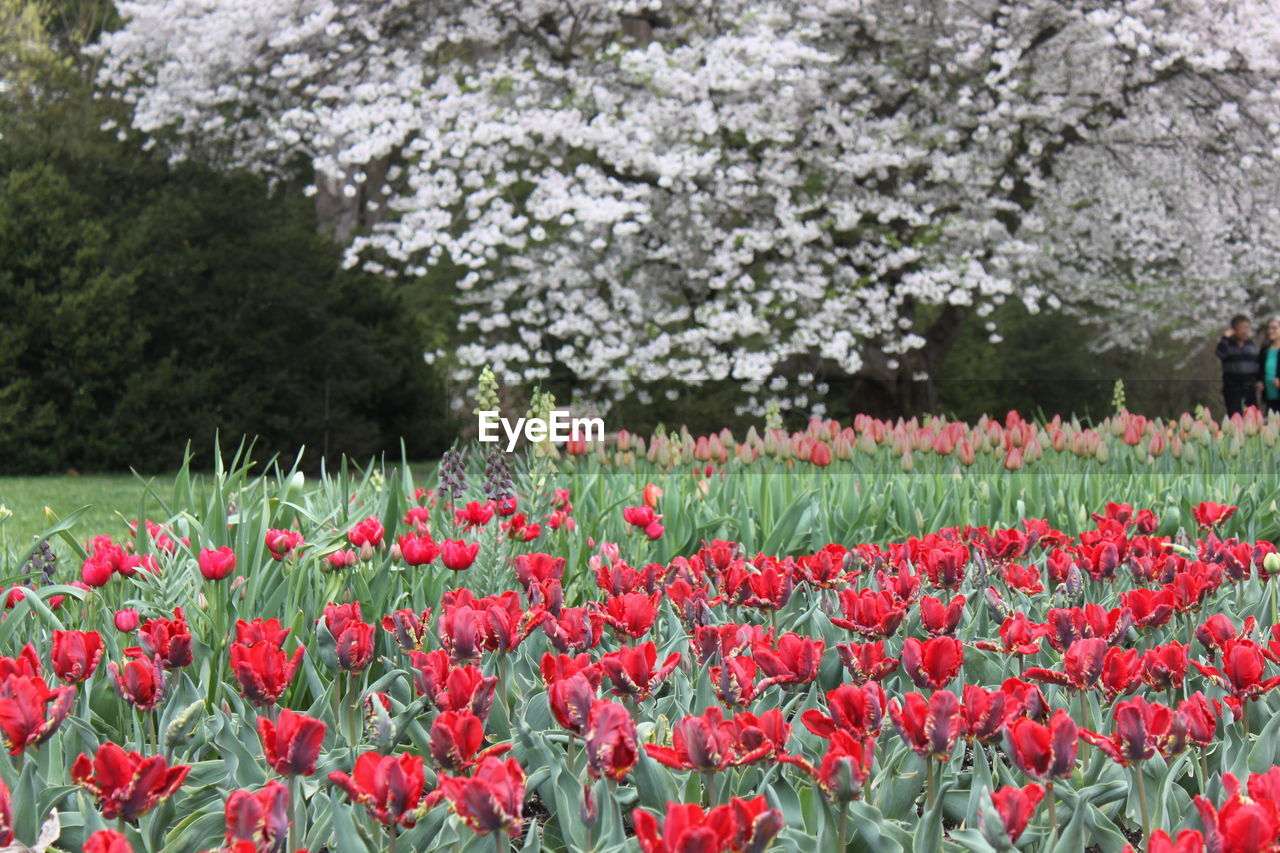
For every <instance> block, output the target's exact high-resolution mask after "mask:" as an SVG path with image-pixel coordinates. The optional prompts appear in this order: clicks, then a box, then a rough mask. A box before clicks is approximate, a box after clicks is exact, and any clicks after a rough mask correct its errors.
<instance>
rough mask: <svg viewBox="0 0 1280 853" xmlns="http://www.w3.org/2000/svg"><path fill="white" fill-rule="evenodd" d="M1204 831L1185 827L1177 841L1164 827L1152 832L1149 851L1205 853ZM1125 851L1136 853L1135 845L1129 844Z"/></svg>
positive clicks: (1160, 852) (1153, 852) (1154, 852)
mask: <svg viewBox="0 0 1280 853" xmlns="http://www.w3.org/2000/svg"><path fill="white" fill-rule="evenodd" d="M1204 850H1205V843H1204V833H1202V832H1201V831H1200V830H1198V829H1184V830H1182V832H1179V833H1178V838H1177V840H1176V841H1175V840H1174V839H1172V838H1170V837H1169V833H1167V832H1165V831H1164V830H1163V829H1157V830H1156V831H1155V832H1153V833H1151V842H1150V843H1149V844H1148V845H1147V853H1204ZM1124 853H1134V850H1133V845H1127V846H1126V847H1125V848H1124Z"/></svg>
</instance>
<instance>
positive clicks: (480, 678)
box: [409, 649, 498, 720]
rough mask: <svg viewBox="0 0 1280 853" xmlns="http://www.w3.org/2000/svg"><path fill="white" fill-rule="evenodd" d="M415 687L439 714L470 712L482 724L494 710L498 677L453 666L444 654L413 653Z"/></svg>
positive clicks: (469, 667)
mask: <svg viewBox="0 0 1280 853" xmlns="http://www.w3.org/2000/svg"><path fill="white" fill-rule="evenodd" d="M409 660H410V662H411V664H412V666H413V669H414V674H413V683H414V687H415V688H416V689H417V691H418V695H419V696H426V697H428V698H429V699H430V700H431V703H432V704H433V705H434V706H435V707H436V709H437V710H439V711H462V710H470V711H471V713H473V714H475V715H476V716H477V717H479V718H480V719H482V720H485V719H488V718H489V710H490V708H492V707H493V696H494V691H495V689H496V688H497V685H498V678H497V676H492V675H491V676H487V677H486V676H484V675H482V674H481V672H480V670H479V669H477V668H476V667H474V666H452V665H451V664H450V663H449V655H448V654H447V653H446V652H444V651H443V650H440V649H437V650H436V651H433V652H417V651H415V652H410V653H409Z"/></svg>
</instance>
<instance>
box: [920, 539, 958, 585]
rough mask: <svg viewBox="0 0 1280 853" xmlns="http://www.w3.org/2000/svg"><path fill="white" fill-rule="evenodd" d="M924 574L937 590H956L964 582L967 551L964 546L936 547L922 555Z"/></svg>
mask: <svg viewBox="0 0 1280 853" xmlns="http://www.w3.org/2000/svg"><path fill="white" fill-rule="evenodd" d="M923 562H924V573H925V575H926V576H927V577H928V578H929V582H930V583H931V584H933V585H934V586H935V587H937V588H938V589H949V590H950V589H956V588H958V587H959V586H960V584H961V583H963V582H964V576H965V565H966V564H967V563H968V562H969V549H968V548H967V547H965V546H964V545H938V546H937V547H935V548H932V549H930V550H928V551H925V552H924V554H923Z"/></svg>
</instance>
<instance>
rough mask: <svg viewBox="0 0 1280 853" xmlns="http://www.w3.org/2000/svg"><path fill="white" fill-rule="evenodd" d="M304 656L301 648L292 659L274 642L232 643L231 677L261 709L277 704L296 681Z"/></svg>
mask: <svg viewBox="0 0 1280 853" xmlns="http://www.w3.org/2000/svg"><path fill="white" fill-rule="evenodd" d="M302 654H303V647H302V646H298V648H297V649H296V650H295V651H294V653H293V657H292V658H290V657H289V656H288V655H286V654H285V653H284V650H283V649H281V648H280V647H279V646H277V645H274V644H273V643H266V642H263V643H254V644H253V645H251V646H247V645H245V644H244V643H232V644H231V674H232V675H234V676H235V678H236V681H237V682H238V683H239V684H240V695H241V696H243V697H244V698H246V699H248V700H249V701H250V702H252V703H253V704H254V705H257V706H258V707H259V708H263V707H266V706H267V705H274V704H275V703H276V700H277V699H279V698H280V694H282V693H284V691H285V690H286V689H287V688H288V687H289V682H290V681H292V680H293V674H294V672H295V671H296V670H297V668H298V664H299V663H301V662H302Z"/></svg>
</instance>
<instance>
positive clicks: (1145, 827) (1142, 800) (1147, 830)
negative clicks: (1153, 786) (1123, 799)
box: [1133, 764, 1151, 844]
mask: <svg viewBox="0 0 1280 853" xmlns="http://www.w3.org/2000/svg"><path fill="white" fill-rule="evenodd" d="M1133 772H1134V775H1136V776H1137V777H1138V805H1139V806H1141V810H1142V841H1143V843H1144V844H1148V843H1150V839H1151V815H1150V813H1149V812H1148V810H1147V783H1146V778H1145V777H1146V774H1145V773H1143V772H1142V765H1141V764H1135V765H1134V768H1133Z"/></svg>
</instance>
